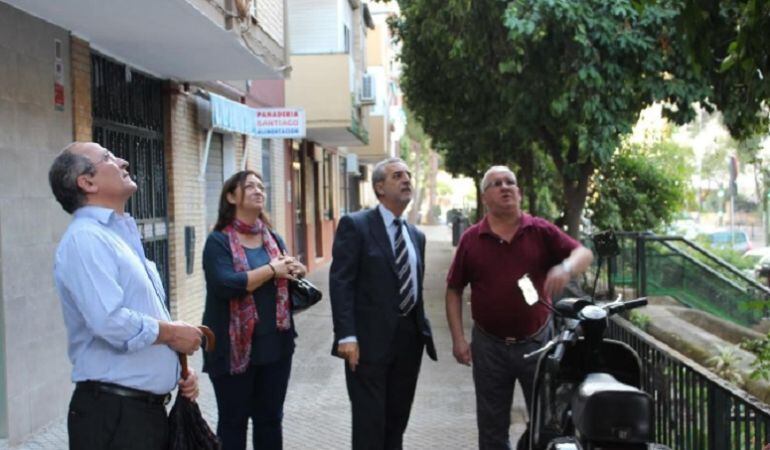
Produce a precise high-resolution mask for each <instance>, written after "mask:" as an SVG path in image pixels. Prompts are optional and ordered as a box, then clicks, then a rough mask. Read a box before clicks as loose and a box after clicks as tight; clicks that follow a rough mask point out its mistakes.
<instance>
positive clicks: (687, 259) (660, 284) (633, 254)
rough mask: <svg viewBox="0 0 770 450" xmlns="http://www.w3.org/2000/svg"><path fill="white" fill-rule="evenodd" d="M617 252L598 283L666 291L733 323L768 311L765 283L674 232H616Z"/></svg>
mask: <svg viewBox="0 0 770 450" xmlns="http://www.w3.org/2000/svg"><path fill="white" fill-rule="evenodd" d="M616 234H617V237H618V243H619V244H620V255H618V256H617V257H615V258H612V259H611V260H610V261H609V270H608V271H607V272H606V274H607V276H606V286H604V288H605V289H606V290H607V291H608V292H609V293H610V295H611V296H612V295H614V290H615V288H616V287H618V286H623V287H626V288H630V289H632V290H633V291H634V296H637V297H641V296H648V295H656V296H663V295H667V296H671V297H674V298H676V299H677V300H678V301H680V302H681V303H683V304H686V305H688V306H690V307H693V308H696V309H700V310H703V311H706V312H709V313H711V314H713V315H715V316H718V317H721V318H723V319H727V320H730V321H732V322H735V323H737V324H739V325H744V326H751V325H754V324H756V323H757V322H759V320H760V319H762V318H763V317H766V316H767V315H768V305H770V289H768V288H767V287H766V286H763V285H762V284H760V283H758V282H756V281H755V280H753V279H751V278H749V277H747V276H746V275H744V274H743V273H742V272H741V271H740V270H738V269H736V268H735V267H733V266H732V265H730V264H728V263H727V262H725V261H723V260H722V259H720V258H719V257H717V256H716V255H714V254H713V253H711V252H709V251H708V250H706V249H705V248H703V247H701V246H699V245H697V244H695V243H693V242H691V241H689V240H687V239H684V238H682V237H680V236H656V235H654V234H648V233H616Z"/></svg>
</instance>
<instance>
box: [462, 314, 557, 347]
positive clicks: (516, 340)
mask: <svg viewBox="0 0 770 450" xmlns="http://www.w3.org/2000/svg"><path fill="white" fill-rule="evenodd" d="M550 324H551V320H550V319H549V320H547V321H546V322H545V324H543V326H542V327H540V329H539V330H537V331H535V332H534V333H532V334H530V335H529V336H524V337H500V336H496V335H494V334H492V333H490V332H489V331H487V330H485V329H484V328H482V327H481V325H479V324H478V323H476V324H474V326H475V327H476V329H477V330H479V332H480V333H481V334H483V335H484V336H486V337H488V338H490V339H492V340H493V341H496V342H500V343H502V344H505V345H513V344H523V343H525V342H530V341H532V340H534V339H535V338H536V337H538V336H540V333H542V332H543V330H545V329H546V327H548V326H549V325H550Z"/></svg>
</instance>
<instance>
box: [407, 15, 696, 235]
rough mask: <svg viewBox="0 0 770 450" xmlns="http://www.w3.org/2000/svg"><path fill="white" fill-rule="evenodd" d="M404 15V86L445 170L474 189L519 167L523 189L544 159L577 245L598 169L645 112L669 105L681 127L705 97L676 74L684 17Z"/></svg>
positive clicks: (687, 79)
mask: <svg viewBox="0 0 770 450" xmlns="http://www.w3.org/2000/svg"><path fill="white" fill-rule="evenodd" d="M399 3H400V6H401V11H402V16H401V18H399V19H396V20H395V21H394V22H393V26H394V34H395V36H397V38H398V39H400V40H401V43H402V55H401V57H402V62H403V63H404V77H403V80H402V86H403V88H404V92H405V93H406V96H407V102H408V103H409V105H410V107H411V108H412V109H413V110H414V111H415V113H416V115H417V116H418V118H419V119H420V120H421V122H422V124H423V126H424V127H425V130H426V132H427V133H428V134H430V135H431V137H432V138H433V139H434V143H435V144H436V147H437V148H440V149H442V150H443V151H444V152H445V153H446V164H447V167H448V168H449V170H450V171H453V172H460V173H464V174H466V175H468V176H471V177H474V178H476V179H478V177H479V176H480V174H481V173H482V172H483V170H484V169H486V168H487V167H488V166H489V165H491V164H493V163H496V164H499V163H511V164H513V165H515V166H517V167H520V168H521V172H522V175H523V177H521V178H524V180H523V181H522V184H523V185H524V186H527V185H531V184H530V183H531V182H532V180H533V178H534V174H535V173H536V172H535V169H534V166H535V162H534V160H535V159H536V158H537V157H538V156H539V155H542V154H545V155H548V157H549V158H550V159H551V160H552V162H553V164H554V166H555V169H556V173H557V174H558V177H559V181H558V183H556V186H558V187H559V188H561V191H562V195H561V198H559V203H560V204H561V205H562V209H563V210H564V214H565V221H566V224H567V226H568V229H569V231H570V233H572V234H573V235H574V234H575V233H576V232H577V229H578V224H579V220H580V215H581V213H582V209H583V206H584V203H585V199H586V196H587V194H588V180H589V178H590V177H591V175H592V174H593V172H594V168H595V167H597V166H600V165H603V164H606V163H607V162H609V161H610V160H611V157H612V154H613V153H614V151H615V149H616V148H617V147H618V144H619V143H620V139H621V136H622V135H624V134H626V133H628V132H629V131H630V130H631V127H632V126H633V125H634V124H635V123H636V120H637V117H638V113H639V111H641V110H642V109H643V108H644V107H646V106H648V105H650V104H651V103H653V102H655V101H659V100H665V101H667V103H666V105H667V107H668V116H669V117H674V118H675V119H677V121H679V122H681V121H684V120H687V119H689V118H690V117H691V110H690V108H689V105H690V104H691V103H692V101H694V100H695V99H697V98H700V97H701V96H702V94H703V92H704V91H703V90H702V89H701V88H700V86H697V85H696V84H694V83H692V82H691V81H692V80H691V77H690V74H689V73H688V72H687V71H683V70H680V66H681V65H680V64H679V63H680V62H681V55H680V53H679V51H678V48H677V46H676V45H675V44H674V43H673V41H671V39H670V34H671V33H672V32H673V20H674V19H675V15H676V10H674V9H673V8H672V7H671V6H670V5H669V4H668V3H665V2H660V3H658V2H655V3H654V4H650V5H647V6H645V7H643V8H639V7H637V5H635V4H634V3H633V2H632V1H630V0H612V1H606V0H583V1H573V0H554V1H548V2H543V1H534V0H516V1H512V2H509V3H505V2H498V1H494V0H474V1H468V0H465V1H462V0H450V1H445V0H401V1H400V2H399ZM549 184H554V183H552V182H551V183H549ZM533 192H534V191H533ZM534 198H535V199H537V197H534Z"/></svg>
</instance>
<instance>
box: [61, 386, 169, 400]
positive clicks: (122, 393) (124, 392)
mask: <svg viewBox="0 0 770 450" xmlns="http://www.w3.org/2000/svg"><path fill="white" fill-rule="evenodd" d="M76 390H78V391H85V392H102V393H105V394H112V395H117V396H118V397H125V398H132V399H134V400H139V401H143V402H147V403H150V404H153V405H166V404H168V402H169V401H170V400H171V394H170V393H169V394H165V395H160V394H153V393H152V392H147V391H141V390H139V389H133V388H128V387H125V386H120V385H118V384H112V383H104V382H101V381H78V382H77V384H76Z"/></svg>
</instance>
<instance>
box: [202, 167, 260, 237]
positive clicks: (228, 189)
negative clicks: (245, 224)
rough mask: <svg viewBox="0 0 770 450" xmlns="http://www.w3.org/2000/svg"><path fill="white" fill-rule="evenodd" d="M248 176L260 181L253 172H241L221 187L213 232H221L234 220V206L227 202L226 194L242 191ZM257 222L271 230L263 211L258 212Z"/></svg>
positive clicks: (258, 175) (258, 176)
mask: <svg viewBox="0 0 770 450" xmlns="http://www.w3.org/2000/svg"><path fill="white" fill-rule="evenodd" d="M249 175H254V176H255V177H257V178H259V181H262V176H261V175H260V174H258V173H257V172H254V171H253V170H241V171H240V172H236V173H235V174H234V175H233V176H231V177H230V178H228V179H227V180H226V181H225V184H224V185H222V193H221V194H220V195H219V215H218V216H217V224H216V225H214V230H216V231H222V230H223V229H224V228H225V227H226V226H228V225H230V224H231V223H232V221H233V219H235V210H236V205H233V204H232V203H230V202H228V201H227V194H235V190H236V189H237V188H239V187H240V188H241V189H243V186H244V185H245V184H246V178H248V176H249ZM259 220H261V221H262V222H264V223H265V225H267V227H268V228H273V225H272V224H271V223H270V219H269V218H268V217H267V214H266V213H265V211H260V213H259Z"/></svg>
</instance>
